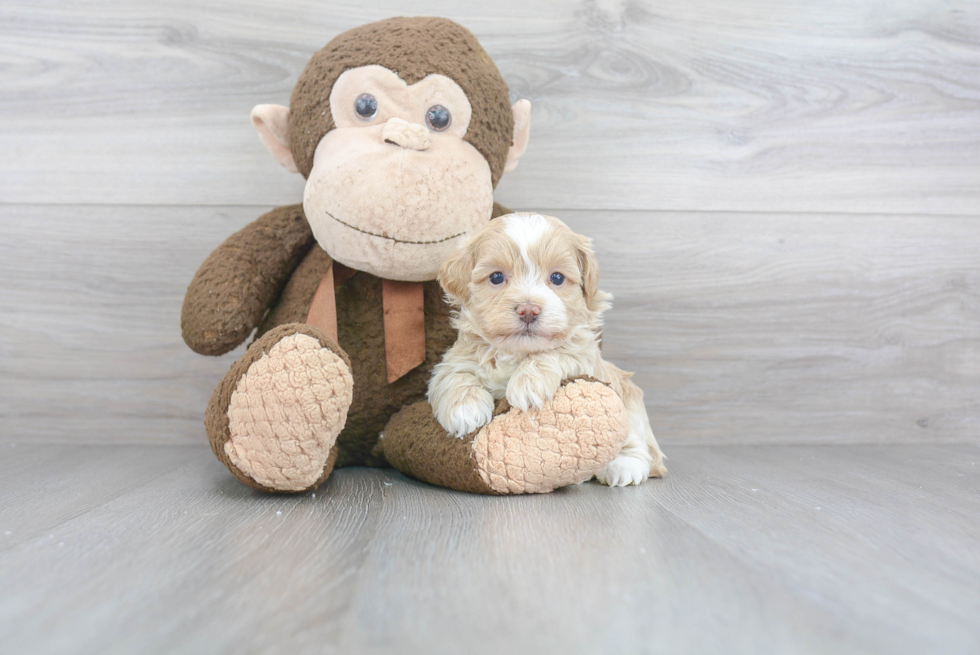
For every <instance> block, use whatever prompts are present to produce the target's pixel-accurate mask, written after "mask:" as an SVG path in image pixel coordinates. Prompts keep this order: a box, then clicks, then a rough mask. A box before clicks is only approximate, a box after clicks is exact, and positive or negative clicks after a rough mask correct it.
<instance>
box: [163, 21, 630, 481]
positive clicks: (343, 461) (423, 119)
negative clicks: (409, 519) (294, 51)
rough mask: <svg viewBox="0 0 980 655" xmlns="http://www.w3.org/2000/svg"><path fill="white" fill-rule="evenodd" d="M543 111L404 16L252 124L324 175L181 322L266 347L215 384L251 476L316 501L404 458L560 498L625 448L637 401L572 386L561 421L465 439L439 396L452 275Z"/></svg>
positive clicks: (269, 219)
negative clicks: (348, 469)
mask: <svg viewBox="0 0 980 655" xmlns="http://www.w3.org/2000/svg"><path fill="white" fill-rule="evenodd" d="M529 119H530V103H528V102H527V101H526V100H521V101H518V102H517V103H515V104H514V105H513V106H511V104H510V100H509V96H508V90H507V85H506V84H505V83H504V81H503V79H502V78H501V76H500V73H499V72H498V71H497V68H496V66H494V64H493V62H492V61H491V60H490V58H489V57H488V56H487V54H486V53H485V52H484V50H483V49H482V48H481V47H480V45H479V43H478V42H477V40H476V38H475V37H474V36H473V35H472V34H471V33H470V32H469V31H467V30H466V29H465V28H463V27H461V26H460V25H457V24H456V23H454V22H452V21H449V20H446V19H441V18H393V19H389V20H384V21H380V22H377V23H372V24H369V25H364V26H362V27H359V28H356V29H353V30H350V31H348V32H345V33H343V34H341V35H340V36H338V37H336V38H335V39H333V40H332V41H331V42H330V43H329V44H327V46H326V47H325V48H323V49H322V50H320V51H319V52H317V53H316V54H315V55H314V56H313V58H312V59H311V61H310V63H309V64H308V65H307V67H306V70H304V72H303V74H302V75H301V76H300V78H299V80H298V82H297V83H296V87H295V89H294V91H293V95H292V98H291V101H290V107H289V108H286V107H282V106H276V105H259V106H257V107H256V108H255V109H254V110H253V111H252V121H253V123H254V124H255V127H256V129H257V130H258V132H259V136H260V138H261V139H262V142H263V143H264V144H265V145H266V147H267V148H268V149H269V151H270V152H271V153H272V154H273V156H274V157H275V158H276V160H277V161H279V163H280V164H282V165H283V166H284V167H286V168H287V169H288V170H290V171H294V172H299V173H301V174H302V175H303V176H304V177H305V178H306V179H307V184H306V191H305V193H304V199H303V204H302V205H293V206H288V207H280V208H278V209H275V210H273V211H271V212H269V213H268V214H265V215H264V216H262V217H260V218H259V219H258V220H256V221H255V222H254V223H252V224H250V225H248V226H247V227H245V228H244V229H243V230H241V231H240V232H238V233H236V234H234V235H232V236H231V237H230V238H229V239H228V240H227V241H225V243H223V244H222V245H221V246H219V247H218V248H217V249H216V250H215V251H214V252H213V253H212V254H211V255H210V256H209V257H208V259H207V260H206V261H205V262H204V264H202V266H201V268H200V270H198V272H197V274H196V275H195V276H194V279H193V281H192V282H191V285H190V288H189V289H188V290H187V295H186V297H185V299H184V308H183V314H182V317H181V327H182V330H183V336H184V340H185V341H186V342H187V344H188V345H189V346H190V347H191V348H192V349H193V350H194V351H195V352H198V353H201V354H205V355H220V354H223V353H226V352H228V351H230V350H232V349H234V348H235V347H236V346H238V345H239V344H241V343H242V342H243V341H244V340H245V339H246V338H248V336H249V335H250V334H251V333H252V332H253V331H254V330H256V328H257V333H256V339H255V341H254V342H253V343H252V344H251V346H250V347H249V348H248V350H247V351H246V353H245V354H244V355H243V356H242V357H241V358H240V359H239V360H238V361H237V362H235V364H234V365H233V366H232V367H231V370H229V372H228V374H227V375H226V376H225V378H224V379H223V380H222V382H221V384H220V385H219V386H218V388H217V389H216V390H215V393H214V396H213V397H212V399H211V403H210V405H209V406H208V410H207V416H206V419H205V424H206V427H207V432H208V437H209V440H210V442H211V446H212V448H213V449H214V452H215V454H216V455H217V456H218V459H220V460H221V461H222V462H223V463H224V464H225V465H226V466H227V467H228V468H229V470H231V472H232V473H233V474H234V475H235V477H236V478H238V479H239V480H241V481H242V482H243V483H245V484H247V485H249V486H251V487H254V488H256V489H261V490H264V491H270V492H299V491H304V490H307V489H312V488H315V487H316V486H317V485H319V484H320V483H322V482H323V481H324V480H326V478H327V477H328V476H329V475H330V473H331V471H332V470H333V469H334V468H335V467H337V466H345V465H353V464H368V465H382V464H384V463H386V462H387V463H390V464H391V465H393V466H395V467H396V468H398V469H400V470H402V471H403V472H405V473H407V474H409V475H413V476H415V477H417V478H420V479H422V480H426V481H429V482H432V483H434V484H439V485H443V486H447V487H451V488H455V489H461V490H465V491H472V492H479V493H526V492H544V491H551V490H552V489H555V488H558V487H560V486H564V485H567V484H572V483H575V482H579V481H581V480H583V479H587V478H589V477H591V476H592V474H594V473H595V472H596V471H598V470H599V469H600V468H601V467H602V466H604V465H605V464H606V463H608V462H609V461H611V460H612V458H613V457H614V456H615V455H616V453H617V452H618V449H619V446H620V445H621V444H622V442H623V440H624V438H625V431H626V419H625V411H624V408H623V406H622V402H621V401H620V399H619V398H618V397H617V396H616V395H615V394H614V393H612V392H611V391H610V389H609V388H608V387H606V386H605V385H603V384H601V383H599V382H596V381H593V380H584V379H579V380H572V381H569V382H567V383H566V384H565V386H563V387H562V388H561V389H560V390H559V392H558V395H557V396H556V397H555V398H554V399H552V401H551V402H550V403H548V404H546V405H545V407H544V408H542V409H541V410H538V411H534V412H528V413H521V412H520V411H519V410H517V409H510V408H509V407H507V406H506V403H505V402H503V403H502V404H501V405H500V406H499V407H498V409H497V412H496V416H495V418H494V420H493V421H492V422H491V423H490V424H488V425H486V426H484V427H483V428H481V429H480V430H478V431H477V432H476V433H474V434H471V435H468V436H467V437H465V438H462V439H457V438H454V437H451V436H449V435H448V434H446V433H445V431H444V430H443V429H442V428H441V427H440V426H439V424H438V423H437V422H436V421H435V419H434V418H433V417H432V411H431V409H430V408H429V405H428V403H426V402H425V401H424V398H425V390H426V386H427V384H428V380H429V375H430V372H431V369H432V366H433V365H434V364H435V363H437V362H438V360H439V359H440V357H441V355H442V353H443V352H444V351H445V350H446V349H447V348H448V347H449V346H450V345H451V344H452V343H453V341H454V340H455V333H454V331H453V329H452V327H451V326H450V323H449V310H448V307H447V305H446V304H445V303H444V302H443V300H442V297H441V293H440V289H439V287H438V283H437V282H435V281H434V280H435V277H436V274H437V273H438V270H439V266H440V265H441V263H442V261H443V260H444V259H445V258H446V257H447V256H448V255H449V254H450V253H451V252H452V251H453V250H454V249H455V248H457V247H458V246H459V245H460V243H461V242H462V241H463V240H464V239H465V238H466V236H467V235H468V234H470V233H471V232H474V231H476V230H477V229H479V227H480V226H482V225H483V224H485V223H486V221H488V220H490V219H491V218H492V217H495V216H498V215H500V214H502V213H506V210H504V209H503V208H501V207H500V206H498V205H496V204H495V203H494V202H493V189H494V187H495V186H496V184H497V181H498V180H499V179H500V176H501V175H502V174H503V173H505V172H508V171H510V170H512V169H513V168H514V167H515V166H516V165H517V162H518V160H519V159H520V157H521V155H522V154H523V152H524V150H525V148H526V147H527V141H528V133H529Z"/></svg>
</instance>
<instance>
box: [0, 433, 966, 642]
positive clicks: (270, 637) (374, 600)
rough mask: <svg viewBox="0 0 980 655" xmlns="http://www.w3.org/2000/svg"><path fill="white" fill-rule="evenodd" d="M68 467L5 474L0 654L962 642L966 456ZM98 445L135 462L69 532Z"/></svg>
mask: <svg viewBox="0 0 980 655" xmlns="http://www.w3.org/2000/svg"><path fill="white" fill-rule="evenodd" d="M81 450H85V451H88V452H90V453H92V458H91V460H90V461H91V463H90V464H89V463H87V464H84V465H83V466H82V467H80V468H76V466H75V459H76V458H75V455H74V453H75V452H77V449H72V448H71V447H59V446H48V447H44V448H35V449H32V450H29V451H27V450H25V451H22V452H21V453H20V454H19V456H21V463H22V464H26V466H25V467H24V468H23V469H20V470H21V471H22V472H18V471H15V472H14V473H13V476H12V477H5V480H4V482H5V484H10V485H13V486H14V487H29V486H31V485H37V484H38V482H39V478H37V477H36V476H35V475H34V474H33V473H32V471H36V470H39V469H40V468H42V467H43V468H46V469H47V478H46V479H47V480H49V481H51V482H52V483H51V484H50V485H48V486H47V487H40V488H38V493H37V494H36V496H35V498H34V500H33V501H32V502H31V506H32V509H33V516H29V515H28V514H27V513H25V512H23V511H21V508H20V507H19V506H18V505H19V503H6V502H4V503H0V530H2V532H3V533H4V534H3V535H0V539H4V538H6V539H10V538H11V535H14V536H16V535H19V534H20V533H21V531H22V530H23V529H24V526H25V524H32V525H33V524H37V523H45V524H46V525H47V526H48V527H46V529H45V533H43V534H38V535H34V536H31V537H30V538H28V539H24V540H22V541H21V542H19V543H17V544H16V545H13V546H11V547H7V548H5V549H3V550H2V551H0V587H2V588H3V590H4V593H3V594H0V631H2V633H3V634H4V640H3V643H2V645H0V651H3V652H11V653H15V652H31V653H39V654H43V653H60V652H66V651H68V650H70V651H71V652H74V653H105V652H140V653H172V652H269V651H276V652H327V653H333V652H337V653H354V652H356V653H366V654H370V653H390V652H398V653H430V654H438V653H458V652H469V653H501V652H561V653H568V654H574V653H595V652H628V653H666V652H697V653H725V654H726V655H737V654H739V653H819V654H824V653H830V652H833V653H882V652H889V653H903V654H906V653H908V654H912V653H969V652H975V651H976V650H977V649H978V648H980V629H978V627H977V624H976V620H975V617H976V616H977V613H978V612H980V592H978V590H980V556H978V552H977V549H976V547H975V546H976V543H977V540H978V539H980V527H978V526H980V464H978V462H980V450H978V448H977V446H976V445H890V446H887V447H880V446H724V447H685V446H675V447H674V448H672V449H670V450H669V451H668V455H669V456H670V457H671V460H670V463H671V473H670V475H669V476H668V477H667V478H666V479H665V480H663V481H651V482H649V483H647V484H645V485H644V486H642V487H639V488H627V489H618V490H610V489H607V488H604V487H601V486H599V485H596V484H586V485H582V486H578V487H571V488H568V489H565V490H562V491H559V492H556V493H554V494H549V495H545V496H524V497H513V498H488V497H482V496H473V495H467V494H461V493H455V492H449V491H446V490H442V489H436V488H433V487H429V486H427V485H424V484H421V483H417V482H414V481H411V480H407V479H405V478H404V477H402V476H401V475H399V474H397V473H394V472H392V471H384V470H369V469H346V470H341V471H339V472H338V473H337V474H335V476H334V477H332V478H331V480H330V481H329V482H328V484H327V486H326V487H325V488H323V489H321V490H320V491H319V492H317V493H316V494H315V495H313V494H309V493H308V494H304V495H301V496H296V497H273V496H267V495H261V494H257V493H255V492H252V491H251V490H249V489H246V488H245V487H243V486H242V485H240V484H238V483H236V482H235V481H234V480H233V479H232V478H231V476H230V475H229V474H228V473H227V472H226V471H224V470H223V469H222V468H221V466H220V465H219V464H218V463H217V462H216V461H214V460H213V458H211V457H210V454H209V453H208V452H207V449H206V448H205V447H188V448H173V447H169V448H150V447H142V446H127V447H99V446H90V447H86V448H84V449H81ZM164 451H167V452H173V453H180V455H175V457H174V458H173V459H172V460H171V461H166V462H165V461H158V462H156V465H154V462H155V461H156V459H155V458H156V456H157V455H158V454H159V453H161V452H164ZM123 453H125V454H123ZM96 454H102V455H103V456H105V458H106V459H105V461H104V463H103V464H102V467H101V473H103V474H104V473H109V468H110V467H113V466H114V465H116V464H118V463H119V462H120V461H121V459H120V458H126V459H128V460H130V461H135V460H136V459H138V458H139V456H140V455H142V456H144V457H145V459H146V461H145V462H143V463H142V464H140V465H139V466H137V467H133V468H129V467H126V468H122V469H120V471H119V472H118V473H114V474H112V475H111V476H110V478H109V479H108V480H107V481H106V483H105V490H106V491H107V492H108V493H105V494H104V496H103V497H102V498H101V500H98V501H95V500H93V502H91V503H90V504H89V505H88V506H87V507H86V508H85V510H84V511H83V512H81V513H75V514H71V515H66V514H65V513H64V511H63V508H62V507H61V499H60V497H61V496H62V495H63V493H64V490H61V491H59V490H58V488H57V484H56V482H55V481H57V480H59V479H68V478H69V477H71V476H76V475H77V472H78V471H80V470H84V471H86V472H87V473H88V474H89V475H91V476H93V477H98V476H99V475H100V467H99V466H98V465H97V464H95V460H96V458H95V455H96ZM28 455H30V457H28ZM181 460H182V461H183V462H184V463H183V464H178V461H181ZM174 464H178V465H177V466H176V467H174ZM126 471H129V472H130V479H128V480H127V479H125V474H124V473H125V472H126ZM4 475H5V476H8V475H10V473H9V472H5V474H4ZM76 479H78V478H77V477H76ZM78 482H79V483H81V480H80V479H78ZM111 488H114V489H115V491H110V489H111ZM4 498H5V497H4ZM7 532H10V533H11V534H6V533H7Z"/></svg>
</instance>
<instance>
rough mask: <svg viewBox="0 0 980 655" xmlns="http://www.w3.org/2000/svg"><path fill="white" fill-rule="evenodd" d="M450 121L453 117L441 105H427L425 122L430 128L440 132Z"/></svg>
mask: <svg viewBox="0 0 980 655" xmlns="http://www.w3.org/2000/svg"><path fill="white" fill-rule="evenodd" d="M452 121H453V117H452V115H451V114H450V113H449V110H448V109H446V108H445V107H443V106H442V105H432V106H431V107H429V110H428V111H427V112H425V124H426V125H428V126H429V129H430V130H435V131H436V132H442V131H443V130H444V129H446V128H447V127H449V124H450V123H451V122H452Z"/></svg>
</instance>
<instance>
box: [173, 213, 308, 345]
mask: <svg viewBox="0 0 980 655" xmlns="http://www.w3.org/2000/svg"><path fill="white" fill-rule="evenodd" d="M312 243H313V233H312V231H311V230H310V226H309V224H308V223H307V221H306V216H305V214H303V206H302V205H292V206H289V207H280V208H278V209H274V210H272V211H271V212H269V213H268V214H265V215H264V216H262V217H260V218H259V219H258V220H256V221H255V222H253V223H251V224H249V225H247V226H245V228H243V229H242V230H240V231H238V232H236V233H235V234H233V235H231V236H230V237H228V239H227V240H226V241H225V242H224V243H223V244H221V245H220V246H218V247H217V248H216V249H215V251H214V252H212V253H211V255H210V256H209V257H208V258H207V259H206V260H204V263H203V264H201V268H199V269H198V271H197V274H195V275H194V279H193V280H192V281H191V284H190V287H188V289H187V294H186V295H185V296H184V307H183V311H182V312H181V317H180V327H181V331H182V333H183V336H184V342H185V343H187V345H188V346H190V348H191V350H193V351H194V352H196V353H200V354H202V355H223V354H224V353H226V352H228V351H230V350H233V349H234V348H235V347H236V346H238V345H239V344H241V343H242V342H243V341H245V339H247V338H248V335H249V334H251V333H252V330H254V329H255V326H257V325H258V324H259V321H261V320H262V317H263V316H264V315H265V313H266V311H267V310H268V309H269V306H270V305H271V304H272V302H273V301H274V300H275V299H276V297H277V296H278V294H279V292H280V291H281V289H282V286H283V285H284V284H285V283H286V280H288V279H289V276H290V275H292V273H293V271H294V270H296V267H297V266H298V265H299V262H300V260H301V259H302V258H303V255H305V254H306V252H307V251H308V250H309V248H310V245H311V244H312Z"/></svg>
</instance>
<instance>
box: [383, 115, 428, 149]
mask: <svg viewBox="0 0 980 655" xmlns="http://www.w3.org/2000/svg"><path fill="white" fill-rule="evenodd" d="M381 138H382V139H384V142H385V143H390V144H392V145H396V146H401V147H402V148H408V149H410V150H428V149H429V130H427V129H425V128H424V127H423V126H421V125H419V124H418V123H409V122H408V121H406V120H404V119H401V118H397V117H394V116H393V117H391V118H389V119H388V120H387V121H386V122H385V126H384V129H383V130H381Z"/></svg>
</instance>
